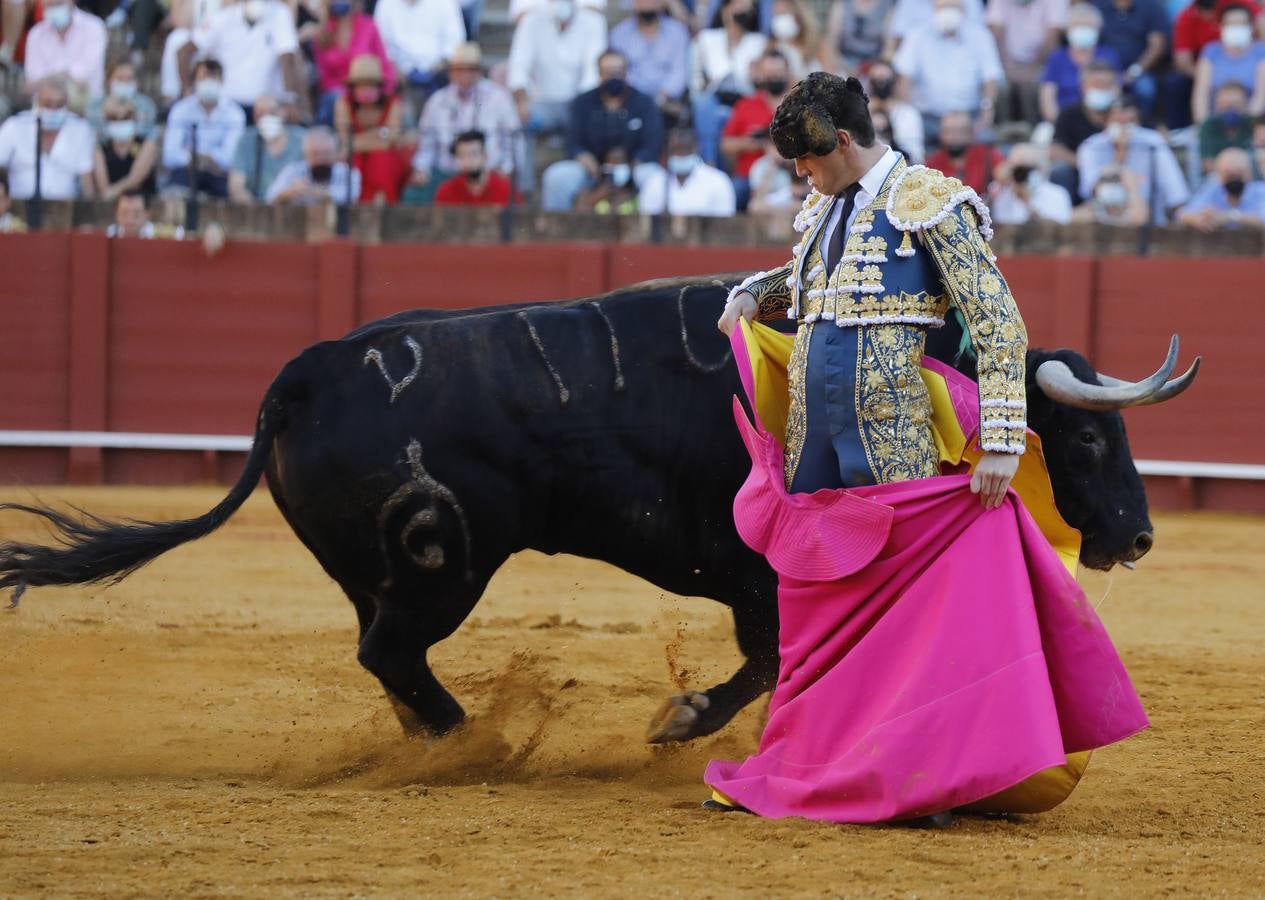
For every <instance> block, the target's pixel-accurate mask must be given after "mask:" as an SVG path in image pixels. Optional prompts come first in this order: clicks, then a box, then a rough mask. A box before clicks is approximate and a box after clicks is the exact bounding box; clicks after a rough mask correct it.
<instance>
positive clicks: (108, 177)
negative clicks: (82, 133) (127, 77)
mask: <svg viewBox="0 0 1265 900" xmlns="http://www.w3.org/2000/svg"><path fill="white" fill-rule="evenodd" d="M103 130H104V132H105V137H104V139H103V140H102V141H101V143H99V144H97V149H96V155H95V158H94V163H93V179H94V181H95V184H96V192H97V195H98V196H99V197H101V198H102V199H103V200H113V199H115V198H116V197H118V196H119V195H120V194H126V193H129V192H131V193H136V194H139V195H141V196H142V197H152V196H153V195H154V192H155V191H156V190H157V189H158V178H157V169H158V141H156V140H155V139H154V138H152V137H145V136H144V135H142V134H141V131H140V123H139V122H137V120H136V107H135V106H133V105H132V101H131V100H122V99H120V98H118V97H111V98H110V99H109V100H107V101H106V104H105V123H104V128H103Z"/></svg>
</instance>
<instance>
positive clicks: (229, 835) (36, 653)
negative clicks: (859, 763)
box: [0, 489, 1265, 898]
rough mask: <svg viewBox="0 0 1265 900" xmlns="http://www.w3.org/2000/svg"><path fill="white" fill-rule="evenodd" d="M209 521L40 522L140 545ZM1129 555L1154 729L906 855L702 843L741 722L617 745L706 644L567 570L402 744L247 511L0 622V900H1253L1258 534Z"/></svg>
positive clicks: (317, 574)
mask: <svg viewBox="0 0 1265 900" xmlns="http://www.w3.org/2000/svg"><path fill="white" fill-rule="evenodd" d="M220 495H221V494H220V492H219V491H216V490H210V489H188V490H184V489H182V490H134V489H95V490H51V489H50V490H47V491H45V492H44V496H45V497H46V498H52V497H54V496H56V497H58V498H61V499H67V500H70V501H73V502H75V503H78V504H81V505H83V506H85V507H87V508H90V509H93V510H94V511H98V512H106V513H114V514H124V515H133V516H142V517H148V518H171V517H177V516H185V515H193V514H198V513H201V512H202V511H204V510H206V509H207V508H209V507H210V506H211V505H212V504H213V503H214V502H215V501H216V500H218V499H219V497H220ZM0 496H3V497H5V498H6V499H10V498H13V499H16V497H18V496H21V492H16V491H14V490H0ZM28 527H29V523H28V522H27V521H25V520H23V519H21V517H17V516H14V515H12V514H3V515H0V538H10V537H16V536H19V535H21V536H26V537H30V536H33V535H34V534H35V532H33V531H27V530H23V529H27V528H28ZM1157 538H1158V543H1157V548H1156V550H1155V551H1154V552H1153V553H1152V554H1151V556H1149V557H1148V558H1147V559H1146V560H1145V561H1144V562H1143V563H1142V564H1141V566H1140V568H1139V570H1138V571H1137V572H1136V573H1128V572H1125V571H1123V570H1118V571H1117V573H1116V574H1114V575H1098V574H1093V573H1091V574H1090V575H1089V576H1088V577H1087V578H1085V579H1084V581H1085V584H1086V589H1087V591H1088V593H1089V594H1090V596H1091V597H1092V598H1094V599H1095V600H1097V599H1098V598H1100V597H1103V596H1104V595H1106V596H1105V600H1104V601H1103V603H1102V606H1101V612H1102V614H1103V616H1104V618H1105V620H1106V622H1107V625H1108V627H1109V628H1110V630H1111V632H1112V634H1113V635H1114V636H1115V638H1116V640H1117V642H1118V644H1119V646H1120V648H1121V651H1122V653H1123V655H1124V657H1125V660H1126V662H1127V664H1128V665H1129V666H1130V668H1131V671H1132V673H1133V677H1134V680H1135V682H1136V684H1137V686H1138V688H1139V690H1140V692H1141V694H1142V697H1143V700H1144V701H1145V703H1146V706H1147V709H1148V710H1149V711H1150V713H1151V716H1152V720H1153V723H1154V727H1153V728H1152V729H1151V730H1150V731H1149V732H1147V733H1145V734H1144V735H1142V736H1140V737H1138V738H1135V739H1133V740H1131V741H1128V742H1126V743H1125V744H1123V745H1120V746H1116V747H1112V748H1109V749H1107V750H1105V751H1102V752H1100V753H1098V754H1097V755H1096V757H1095V759H1094V761H1093V763H1092V764H1091V767H1090V770H1089V773H1088V775H1087V777H1086V778H1085V780H1084V781H1083V782H1082V784H1081V786H1080V788H1079V789H1078V790H1077V792H1076V793H1075V794H1073V796H1072V798H1071V799H1070V800H1069V801H1068V802H1067V803H1066V804H1064V805H1063V806H1062V807H1061V808H1059V809H1058V810H1056V811H1054V812H1052V813H1049V814H1047V815H1044V816H1040V817H1022V818H1016V819H1015V820H1014V821H983V820H962V821H960V822H959V823H958V824H957V825H956V826H955V827H954V828H952V829H949V830H946V831H943V832H933V833H927V832H917V831H910V830H901V829H892V828H877V827H839V826H833V825H824V824H817V823H813V822H807V821H798V820H794V821H782V822H774V821H762V820H759V819H756V818H754V817H750V816H743V815H725V816H722V815H720V814H715V813H712V814H709V813H706V812H704V811H702V810H700V809H699V808H698V804H699V801H700V800H702V799H703V798H704V797H705V796H706V793H705V792H704V790H703V788H702V785H701V784H700V782H699V776H700V774H701V772H702V769H703V766H704V764H705V762H706V761H707V760H708V759H709V758H711V757H714V756H726V757H734V756H741V755H744V754H745V753H747V752H749V751H750V750H751V749H753V747H754V746H755V742H756V737H757V733H758V728H759V710H757V709H756V708H754V707H752V708H750V709H748V710H747V711H746V712H745V713H744V714H743V715H742V716H741V717H739V719H738V720H737V721H735V722H734V723H733V724H731V725H730V726H729V728H727V729H726V730H725V731H723V732H722V733H721V734H720V735H717V736H714V737H712V738H709V739H704V740H703V741H701V742H698V743H697V744H694V745H691V746H689V747H683V748H681V747H678V748H666V749H661V748H651V747H648V746H647V745H645V744H644V743H642V733H643V730H644V728H645V725H646V723H647V721H648V719H649V717H650V716H651V714H652V713H653V712H654V710H655V708H656V706H657V705H658V703H659V702H660V701H661V700H662V699H663V698H664V697H666V696H667V695H668V694H670V693H673V692H675V690H676V688H675V684H674V679H676V678H680V677H681V676H682V672H681V671H680V669H684V670H686V671H685V672H684V679H685V680H686V681H687V682H688V683H689V684H690V685H691V686H699V687H706V686H708V685H710V684H712V683H714V682H715V681H717V680H719V679H720V678H721V677H722V675H723V674H724V673H726V672H728V671H729V670H730V669H731V668H732V667H733V666H734V665H735V664H736V660H737V654H736V651H735V650H734V648H733V645H732V638H731V628H730V625H729V623H728V621H727V618H726V615H725V610H724V609H723V608H722V607H720V606H719V605H717V604H714V603H711V602H709V601H704V600H696V599H686V598H678V597H674V596H666V595H664V594H662V593H660V592H659V591H658V590H657V589H655V588H653V587H651V586H650V585H648V584H646V583H644V582H641V581H638V580H636V579H633V578H631V577H629V576H627V575H625V574H623V573H622V572H619V571H616V570H614V569H611V568H609V567H606V566H604V565H600V564H596V563H591V562H588V561H585V560H578V559H573V558H567V557H560V558H556V559H550V558H547V557H542V556H539V555H535V554H524V555H522V556H521V557H519V558H517V559H515V560H513V561H512V562H511V564H510V565H508V566H507V567H506V568H505V569H504V570H502V572H501V573H500V574H499V575H498V577H497V579H496V581H495V582H494V583H493V585H492V588H491V589H490V591H489V593H488V595H487V596H486V597H485V598H484V600H483V602H482V604H481V605H480V606H479V608H478V609H477V610H476V611H475V615H474V616H473V617H472V618H471V620H470V621H468V622H467V624H466V625H465V626H464V627H463V628H462V629H461V631H459V632H458V633H457V635H456V636H454V637H453V638H452V639H451V640H449V641H448V642H447V643H446V644H443V645H441V646H440V647H439V648H438V649H437V651H436V652H435V654H434V655H433V658H434V661H435V668H436V671H437V672H438V674H439V676H440V677H441V679H443V680H444V681H445V683H447V684H448V685H449V687H450V688H452V689H453V691H454V693H456V694H457V696H458V698H459V699H460V700H461V701H462V702H463V703H464V704H465V706H466V709H467V710H468V711H471V712H473V713H475V714H476V718H475V719H474V720H473V722H472V723H471V724H470V725H469V726H468V727H467V728H466V730H465V731H464V732H463V733H461V734H459V735H457V736H455V737H453V738H450V739H448V740H444V741H441V742H434V743H430V744H427V743H406V742H405V741H404V740H403V739H402V738H401V737H400V736H399V734H398V731H397V727H396V724H395V720H394V717H393V716H392V714H391V713H390V711H389V709H388V706H387V702H386V700H385V698H384V697H383V695H382V694H381V693H380V691H379V689H378V686H377V684H376V682H375V681H374V680H373V679H372V678H371V677H370V676H369V675H367V674H366V673H365V672H363V671H362V670H361V669H360V668H359V667H358V665H357V663H356V660H355V629H354V615H353V613H352V610H351V607H350V605H349V604H348V603H347V602H346V601H345V600H344V599H343V598H342V595H341V594H340V592H339V591H338V590H337V588H336V587H335V586H334V585H332V584H331V583H330V582H329V581H328V580H327V579H326V577H325V576H324V574H323V573H322V572H321V571H320V569H319V568H318V567H317V565H316V563H315V562H314V561H313V560H312V559H311V558H310V557H309V556H308V555H307V554H306V551H304V550H303V548H302V547H301V546H300V545H299V543H298V541H297V540H295V539H294V538H293V537H292V536H291V534H290V533H289V531H288V529H287V528H286V527H285V525H284V523H283V522H282V521H281V519H280V517H279V515H278V514H277V513H276V511H275V510H274V509H273V507H272V505H271V502H270V501H269V499H268V498H267V496H266V495H264V494H256V496H255V497H254V498H252V500H251V501H250V502H249V503H248V504H247V505H246V507H245V508H244V509H243V510H242V511H241V512H240V513H239V514H238V515H237V517H236V518H234V519H233V520H232V521H231V522H230V523H229V525H228V526H227V527H225V528H224V529H223V530H222V531H220V532H219V533H217V534H216V535H214V536H212V537H211V538H209V539H206V540H204V541H202V542H200V543H197V544H194V545H190V546H187V547H184V548H181V549H179V550H177V551H175V552H173V553H171V554H169V555H168V556H166V557H164V558H163V559H161V560H160V561H159V562H158V563H157V564H155V565H153V566H152V567H150V568H149V569H147V570H144V571H142V572H141V573H140V574H138V575H136V576H134V577H133V578H132V579H130V580H129V581H127V582H125V583H124V584H123V585H121V586H119V587H117V588H113V589H110V590H100V589H91V590H55V589H43V590H33V591H31V592H29V593H28V594H27V596H26V598H25V599H24V600H23V603H22V606H21V608H20V609H19V610H17V611H13V612H5V613H3V614H0V723H2V724H0V896H5V897H10V896H41V895H56V896H71V895H75V896H78V895H105V894H110V895H128V896H132V895H149V896H181V897H186V898H188V897H202V896H213V895H225V894H236V895H243V894H245V895H262V894H268V895H288V896H302V897H311V896H361V895H377V896H383V895H411V896H442V897H464V896H471V897H481V896H501V897H519V896H560V895H568V896H590V897H591V896H599V895H621V896H684V897H727V896H751V897H767V896H814V897H816V896H839V895H846V896H887V895H900V896H929V895H930V896H938V895H948V894H963V895H968V894H969V895H983V896H988V895H1006V896H1013V895H1017V894H1022V895H1035V896H1043V895H1048V896H1066V895H1071V894H1090V895H1095V896H1097V895H1129V896H1136V895H1155V894H1161V893H1197V894H1200V895H1204V896H1216V895H1240V896H1244V895H1252V894H1255V895H1261V894H1263V893H1265V847H1263V844H1265V755H1263V754H1262V753H1261V742H1262V740H1263V739H1265V712H1263V707H1262V697H1263V696H1265V587H1263V586H1265V556H1262V554H1261V552H1260V548H1261V547H1262V545H1265V520H1261V519H1246V518H1234V517H1228V516H1209V515H1198V516H1193V515H1192V516H1173V515H1168V516H1161V517H1159V519H1158V521H1157ZM676 644H679V645H680V652H679V657H678V659H677V661H676V662H675V664H672V663H670V662H669V658H668V655H669V654H668V651H667V648H668V647H669V646H672V645H676ZM673 665H675V666H676V667H678V671H676V672H674V671H673Z"/></svg>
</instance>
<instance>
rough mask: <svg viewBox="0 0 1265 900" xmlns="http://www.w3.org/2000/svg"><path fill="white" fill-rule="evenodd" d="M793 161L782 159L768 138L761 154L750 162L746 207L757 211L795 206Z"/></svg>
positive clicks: (757, 212)
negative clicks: (749, 182) (749, 193)
mask: <svg viewBox="0 0 1265 900" xmlns="http://www.w3.org/2000/svg"><path fill="white" fill-rule="evenodd" d="M794 166H795V164H794V163H793V162H788V161H787V160H784V159H782V157H781V156H780V155H779V154H778V152H777V148H776V147H774V146H773V143H772V142H771V141H770V142H769V144H768V145H767V146H766V148H765V151H764V155H762V156H761V157H760V158H759V159H757V160H756V161H755V162H754V163H753V164H752V166H751V175H750V179H751V201H750V202H749V203H748V204H747V211H748V212H751V213H755V214H757V215H761V214H764V213H773V212H781V211H784V210H788V209H798V208H799V205H800V201H799V200H796V199H795V192H794V182H795V179H794Z"/></svg>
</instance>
